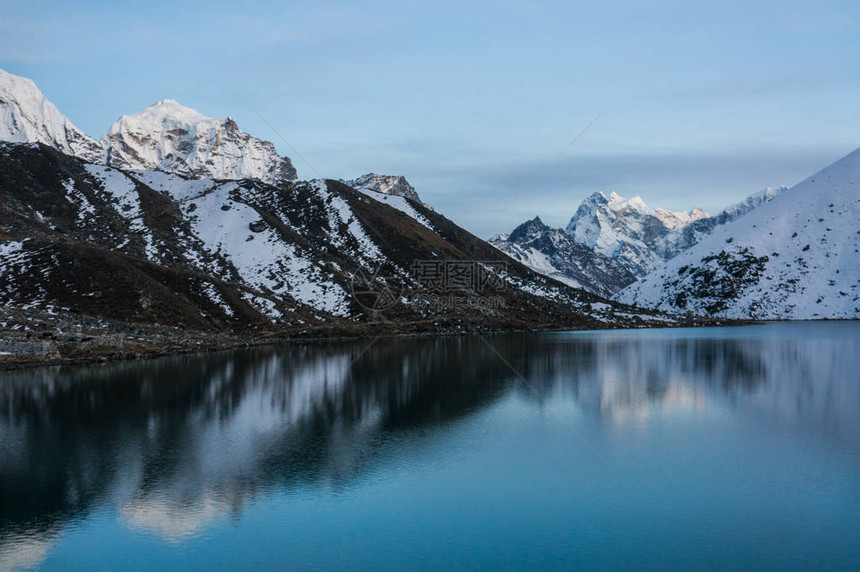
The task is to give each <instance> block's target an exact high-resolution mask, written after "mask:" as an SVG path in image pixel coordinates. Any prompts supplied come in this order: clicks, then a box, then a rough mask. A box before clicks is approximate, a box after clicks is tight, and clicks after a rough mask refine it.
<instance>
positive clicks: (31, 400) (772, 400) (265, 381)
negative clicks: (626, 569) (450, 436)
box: [0, 324, 860, 567]
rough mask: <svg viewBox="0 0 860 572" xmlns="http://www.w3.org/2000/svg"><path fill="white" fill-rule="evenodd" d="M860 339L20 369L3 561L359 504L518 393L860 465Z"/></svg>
mask: <svg viewBox="0 0 860 572" xmlns="http://www.w3.org/2000/svg"><path fill="white" fill-rule="evenodd" d="M783 328H789V329H788V330H786V329H783ZM790 328H795V329H794V330H791V329H790ZM762 331H765V332H766V333H765V334H762ZM857 332H858V328H857V327H856V326H855V325H852V324H832V325H823V326H822V325H816V324H807V325H792V326H780V325H772V326H763V327H753V328H732V329H724V330H718V329H714V330H694V331H690V330H666V331H650V332H645V331H634V332H606V333H550V334H531V335H529V334H516V335H500V336H492V337H487V338H485V340H486V342H489V343H491V344H492V345H493V347H494V348H495V349H496V350H497V351H498V352H499V354H501V355H502V356H504V358H505V360H507V362H509V364H510V366H509V365H508V364H506V363H505V362H504V361H503V360H501V359H500V358H499V356H497V355H496V354H495V353H494V351H493V350H491V349H490V348H488V347H487V345H486V342H485V341H484V340H482V339H480V338H477V337H458V338H414V339H412V338H410V339H383V340H379V341H377V342H376V343H374V344H372V345H371V346H370V347H369V348H367V344H368V341H356V342H330V343H318V344H306V345H298V344H297V345H284V346H277V347H274V346H273V347H261V348H255V349H248V350H239V351H231V352H221V353H212V354H204V355H193V356H190V355H189V356H178V357H169V358H163V359H158V360H152V361H142V362H125V363H113V364H106V365H98V366H86V367H61V368H41V369H33V370H24V371H20V372H7V373H3V374H0V567H4V566H9V565H11V564H15V563H18V564H21V563H23V564H28V563H30V564H33V563H38V562H39V561H40V559H42V558H43V557H44V554H45V553H46V552H47V551H48V550H49V547H50V543H51V539H52V538H55V537H56V536H57V535H59V534H61V533H62V532H63V530H64V529H65V528H66V527H68V526H69V525H70V524H73V523H75V522H80V521H82V520H86V519H87V518H88V517H89V515H92V514H94V513H96V512H102V511H106V510H107V511H113V512H115V514H116V519H117V520H118V521H119V522H121V523H122V525H123V526H125V527H128V528H131V529H134V530H140V531H146V532H148V533H153V534H155V535H156V536H157V537H159V538H161V539H162V540H163V541H166V542H168V543H182V542H183V541H184V540H185V539H187V538H190V537H194V536H195V535H197V534H199V533H201V532H202V531H204V530H205V529H206V528H207V527H208V526H210V525H211V524H212V523H213V522H217V521H219V520H223V519H237V520H241V518H242V515H243V511H244V510H245V508H246V506H247V505H248V504H249V503H251V502H253V501H254V499H255V498H258V497H260V496H262V495H265V494H267V493H269V492H275V493H290V491H306V490H308V489H309V488H310V489H320V490H325V491H339V490H348V489H349V488H350V487H351V486H354V485H355V484H356V483H360V482H361V481H362V479H368V478H374V475H375V474H378V473H380V472H384V470H385V467H386V465H387V464H388V463H391V462H392V460H393V459H395V458H396V457H397V456H398V455H403V454H409V453H408V451H403V450H401V449H400V448H399V447H398V446H397V442H398V439H399V438H400V437H401V436H404V435H408V436H410V438H415V439H418V440H419V441H420V440H421V439H424V438H427V439H431V438H432V435H433V432H434V431H438V430H442V429H444V427H445V426H446V425H449V424H451V423H457V422H459V421H460V420H463V419H467V418H469V417H470V416H473V415H477V414H480V412H481V411H483V410H486V409H487V408H490V407H492V406H493V405H494V404H495V403H498V402H499V400H502V399H505V398H506V397H511V396H513V397H515V398H516V399H518V400H521V401H522V402H524V403H526V404H531V405H530V406H531V407H545V406H546V407H548V408H550V409H552V411H554V412H557V413H558V414H560V415H563V416H566V415H568V414H570V415H573V416H574V417H575V419H573V421H571V422H572V423H579V421H577V419H579V418H584V419H586V420H587V422H588V423H590V424H597V425H598V426H601V425H603V426H607V425H609V426H611V425H618V424H621V425H624V424H628V423H647V422H649V420H653V419H654V418H655V417H659V416H660V415H663V414H666V413H667V412H669V413H672V412H690V413H692V414H695V413H696V412H697V411H704V410H707V409H708V408H709V407H710V404H711V403H712V402H715V401H716V402H719V403H721V404H723V405H724V406H726V407H729V408H730V409H731V410H735V411H737V412H739V413H738V414H743V415H755V416H757V417H758V418H761V419H763V420H764V422H768V423H775V424H778V425H784V426H786V427H789V428H792V429H793V430H800V431H802V432H803V433H805V434H809V435H811V436H812V437H813V438H815V439H820V440H825V441H829V442H833V443H837V444H838V446H839V447H842V448H845V449H848V450H849V451H851V452H852V454H854V455H856V454H857V453H860V384H858V373H857V372H858V371H860V337H858V335H857ZM798 334H799V335H798ZM514 370H516V372H515V371H514ZM517 372H518V373H519V374H522V376H523V377H524V378H525V380H526V381H525V382H524V381H522V380H521V379H520V378H519V376H518V374H517ZM571 411H574V412H575V415H574V414H573V413H571ZM583 446H584V445H583ZM603 447H604V450H603V451H602V452H603V453H604V454H605V455H606V456H608V457H609V458H610V460H611V457H612V451H611V450H606V448H605V447H607V445H605V444H603Z"/></svg>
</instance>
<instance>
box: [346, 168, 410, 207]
mask: <svg viewBox="0 0 860 572" xmlns="http://www.w3.org/2000/svg"><path fill="white" fill-rule="evenodd" d="M344 183H346V184H347V185H349V186H350V187H352V188H353V189H356V190H358V191H364V192H367V191H372V192H376V193H382V194H383V195H394V196H398V197H404V198H407V199H410V200H413V201H416V202H418V203H421V202H422V201H421V198H420V197H419V196H418V193H417V192H416V191H415V187H413V186H412V185H410V184H409V181H407V180H406V177H401V176H397V175H378V174H376V173H367V174H366V175H362V176H360V177H358V178H356V179H352V180H350V181H344Z"/></svg>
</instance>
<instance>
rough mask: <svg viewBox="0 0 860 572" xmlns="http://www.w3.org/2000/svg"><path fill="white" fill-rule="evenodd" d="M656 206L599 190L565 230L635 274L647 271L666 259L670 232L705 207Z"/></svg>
mask: <svg viewBox="0 0 860 572" xmlns="http://www.w3.org/2000/svg"><path fill="white" fill-rule="evenodd" d="M693 212H694V213H695V214H691V213H688V212H686V211H680V212H673V211H668V210H664V209H657V210H654V209H652V208H651V207H649V206H648V205H647V204H645V201H643V200H642V198H641V197H639V196H635V197H631V198H625V197H622V196H621V195H619V194H618V193H615V192H612V193H610V194H609V197H607V196H606V195H605V194H604V193H602V192H596V193H594V194H592V195H591V196H589V197H588V198H587V199H585V200H584V201H582V204H580V205H579V208H578V209H577V211H576V213H575V214H574V215H573V217H572V218H571V219H570V222H569V223H568V225H567V228H566V229H565V231H566V232H567V233H568V234H569V235H570V236H571V237H573V238H574V239H575V240H576V241H577V242H579V243H581V244H584V245H586V246H588V247H591V248H593V249H594V250H595V251H596V252H598V253H600V254H603V255H604V256H608V257H610V258H613V259H616V260H618V261H620V262H621V263H622V264H624V265H625V266H626V267H627V268H628V269H629V270H630V271H631V272H632V273H633V274H634V275H643V274H645V273H646V272H648V271H650V270H651V269H653V268H656V267H657V265H659V264H660V263H662V262H663V260H664V259H665V257H664V254H663V253H662V252H660V245H661V242H662V241H663V240H664V239H665V238H666V236H667V235H669V234H671V233H672V232H674V231H676V230H678V229H680V228H682V227H683V226H685V225H687V224H689V223H690V222H692V221H693V220H696V219H698V218H703V217H707V216H708V215H707V213H705V212H704V211H703V210H701V209H698V208H697V209H694V211H693Z"/></svg>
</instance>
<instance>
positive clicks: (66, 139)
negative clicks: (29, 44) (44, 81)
mask: <svg viewBox="0 0 860 572" xmlns="http://www.w3.org/2000/svg"><path fill="white" fill-rule="evenodd" d="M0 140H2V141H12V142H15V143H43V144H45V145H48V146H51V147H53V148H55V149H57V150H59V151H62V152H63V153H66V154H67V155H74V156H75V157H79V158H81V159H83V160H85V161H90V162H95V161H98V160H99V158H100V157H101V148H100V147H99V144H98V143H97V142H96V141H95V140H94V139H92V138H90V137H88V136H87V135H86V134H85V133H84V132H83V131H81V130H80V129H78V128H77V127H75V126H74V124H72V122H71V121H69V119H68V118H67V117H66V116H65V115H63V114H62V113H60V111H59V110H58V109H57V108H56V106H55V105H54V104H53V103H51V102H50V101H49V100H48V98H46V97H45V96H44V95H43V94H42V92H41V91H39V88H38V87H36V84H35V83H33V81H32V80H29V79H27V78H24V77H19V76H16V75H12V74H10V73H8V72H6V71H3V70H0Z"/></svg>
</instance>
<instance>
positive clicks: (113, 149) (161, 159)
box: [102, 99, 297, 184]
mask: <svg viewBox="0 0 860 572" xmlns="http://www.w3.org/2000/svg"><path fill="white" fill-rule="evenodd" d="M102 146H103V147H104V148H105V153H106V163H107V164H108V165H110V166H112V167H117V168H121V169H137V170H162V171H167V172H171V173H177V174H180V175H184V176H186V177H193V178H210V179H232V180H236V179H257V180H260V181H264V182H267V183H272V184H279V183H282V182H285V181H294V180H296V178H297V177H296V170H295V168H294V167H293V165H292V163H291V162H290V160H289V158H287V157H281V156H279V155H278V153H277V150H276V149H275V146H274V145H273V144H272V143H271V142H269V141H263V140H261V139H258V138H256V137H253V136H252V135H249V134H247V133H245V132H243V131H241V130H240V129H239V127H238V125H237V124H236V122H235V121H234V120H233V118H232V117H226V118H221V119H215V118H212V117H208V116H206V115H203V114H202V113H200V112H198V111H197V110H195V109H192V108H190V107H186V106H184V105H182V104H181V103H179V102H178V101H176V100H173V99H162V100H160V101H158V102H156V103H154V104H152V105H150V106H149V107H146V108H145V109H143V110H141V111H139V112H137V113H134V114H131V115H123V116H122V117H120V118H119V119H118V120H117V121H116V122H115V123H114V124H113V125H111V127H110V129H109V130H108V132H107V134H105V135H104V137H102Z"/></svg>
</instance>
